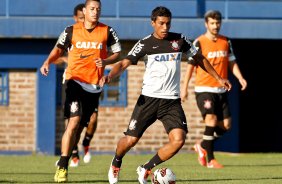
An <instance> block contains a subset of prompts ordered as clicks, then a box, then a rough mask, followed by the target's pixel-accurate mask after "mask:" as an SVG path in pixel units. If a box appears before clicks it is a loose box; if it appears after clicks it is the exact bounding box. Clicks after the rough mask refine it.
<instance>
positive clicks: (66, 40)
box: [40, 26, 73, 76]
mask: <svg viewBox="0 0 282 184" xmlns="http://www.w3.org/2000/svg"><path fill="white" fill-rule="evenodd" d="M72 32H73V26H69V27H67V28H66V29H65V30H64V31H63V32H62V33H61V34H60V36H59V39H58V41H57V43H56V46H55V47H54V48H53V49H52V51H51V52H50V54H49V56H48V57H47V59H46V60H45V61H44V62H43V64H42V66H41V68H40V72H41V74H42V75H44V76H47V75H48V72H49V65H50V64H51V63H55V62H56V60H57V59H58V58H59V57H61V56H62V54H63V52H64V51H65V50H66V49H67V48H69V47H70V45H71V39H72Z"/></svg>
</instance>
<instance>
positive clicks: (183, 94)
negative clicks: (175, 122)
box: [180, 90, 188, 102]
mask: <svg viewBox="0 0 282 184" xmlns="http://www.w3.org/2000/svg"><path fill="white" fill-rule="evenodd" d="M180 98H181V101H182V102H185V101H186V100H187V99H188V91H187V90H182V91H181V92H180Z"/></svg>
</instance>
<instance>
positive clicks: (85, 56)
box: [80, 54, 94, 59]
mask: <svg viewBox="0 0 282 184" xmlns="http://www.w3.org/2000/svg"><path fill="white" fill-rule="evenodd" d="M92 55H94V54H89V55H84V56H83V55H82V54H80V59H85V58H88V57H89V56H92Z"/></svg>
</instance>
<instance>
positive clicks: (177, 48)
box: [170, 40, 179, 50]
mask: <svg viewBox="0 0 282 184" xmlns="http://www.w3.org/2000/svg"><path fill="white" fill-rule="evenodd" d="M170 43H171V48H172V49H173V50H179V45H178V41H176V40H173V41H171V42H170Z"/></svg>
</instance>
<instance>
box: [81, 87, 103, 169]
mask: <svg viewBox="0 0 282 184" xmlns="http://www.w3.org/2000/svg"><path fill="white" fill-rule="evenodd" d="M100 94H101V92H98V93H89V92H85V94H84V96H83V98H82V107H83V115H82V118H81V124H84V125H85V127H86V128H87V130H86V132H85V135H84V137H83V141H82V146H83V148H84V158H83V161H84V163H89V162H90V160H91V153H90V142H91V140H92V138H93V136H94V133H95V131H96V128H97V119H98V106H99V98H100Z"/></svg>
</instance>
